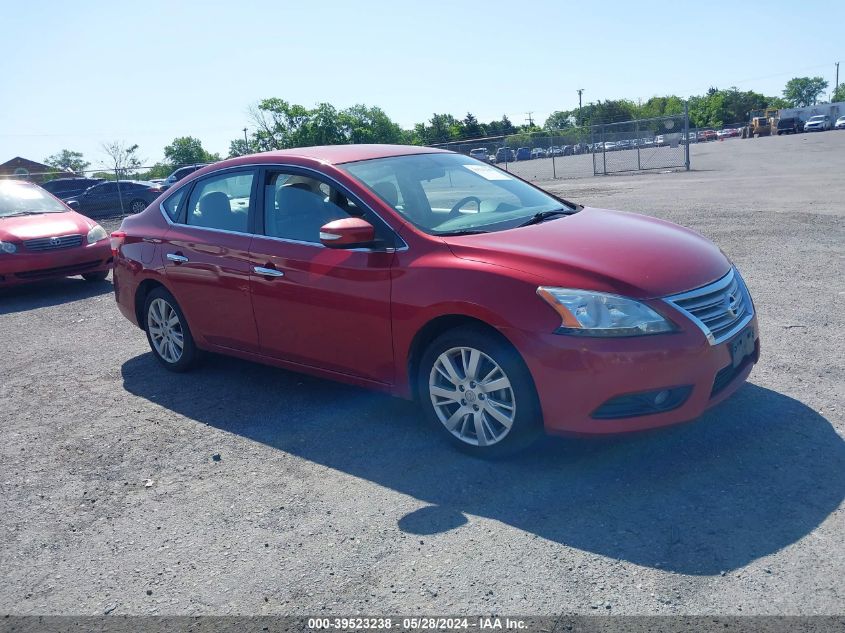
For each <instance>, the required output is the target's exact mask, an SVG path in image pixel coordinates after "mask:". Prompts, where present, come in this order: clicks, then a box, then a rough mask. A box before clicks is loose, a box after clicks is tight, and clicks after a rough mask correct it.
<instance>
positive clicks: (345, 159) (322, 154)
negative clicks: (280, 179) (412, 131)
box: [215, 144, 452, 168]
mask: <svg viewBox="0 0 845 633" xmlns="http://www.w3.org/2000/svg"><path fill="white" fill-rule="evenodd" d="M442 153H452V152H448V150H444V149H438V148H435V147H421V146H419V145H380V144H371V145H318V146H315V147H296V148H293V149H280V150H274V151H272V152H263V153H261V154H250V155H247V156H240V157H238V158H230V159H228V160H224V161H222V162H219V163H215V168H220V167H231V166H234V165H241V164H245V163H255V162H262V163H272V162H274V161H278V160H286V159H290V158H304V159H311V160H316V161H319V162H321V163H325V164H328V165H340V164H341V163H351V162H354V161H358V160H372V159H375V158H389V157H391V156H407V155H409V154H442Z"/></svg>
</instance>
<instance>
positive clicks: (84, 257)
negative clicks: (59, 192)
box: [0, 180, 112, 287]
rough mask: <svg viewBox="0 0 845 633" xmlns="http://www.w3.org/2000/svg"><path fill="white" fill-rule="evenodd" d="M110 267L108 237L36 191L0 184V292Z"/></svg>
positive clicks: (95, 274)
mask: <svg viewBox="0 0 845 633" xmlns="http://www.w3.org/2000/svg"><path fill="white" fill-rule="evenodd" d="M111 266H112V256H111V246H110V244H109V239H108V234H107V233H106V231H105V230H104V229H103V227H101V226H100V225H99V224H97V223H96V222H94V221H93V220H91V219H89V218H86V217H85V216H84V215H80V214H79V213H77V212H76V211H74V210H73V209H71V208H70V207H68V206H67V205H66V204H65V203H64V202H62V201H61V200H59V199H58V198H56V197H54V196H52V195H51V194H49V193H48V192H46V191H45V190H44V189H42V188H41V187H39V186H38V185H35V184H32V183H29V182H24V181H20V180H0V287H5V286H12V285H17V284H21V283H27V282H32V281H40V280H42V279H52V278H56V277H70V276H74V275H82V277H83V278H84V279H85V280H87V281H102V280H104V279H105V278H106V276H108V274H109V270H110V269H111Z"/></svg>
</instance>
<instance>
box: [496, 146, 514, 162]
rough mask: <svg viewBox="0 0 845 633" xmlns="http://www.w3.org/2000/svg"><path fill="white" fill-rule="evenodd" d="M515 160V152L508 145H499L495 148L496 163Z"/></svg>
mask: <svg viewBox="0 0 845 633" xmlns="http://www.w3.org/2000/svg"><path fill="white" fill-rule="evenodd" d="M514 160H516V154H515V153H514V151H513V149H511V148H510V147H500V148H499V149H497V150H496V162H497V163H512V162H513V161H514Z"/></svg>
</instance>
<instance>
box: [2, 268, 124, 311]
mask: <svg viewBox="0 0 845 633" xmlns="http://www.w3.org/2000/svg"><path fill="white" fill-rule="evenodd" d="M110 280H111V277H109V279H107V280H105V281H85V280H84V279H82V278H81V277H66V278H64V279H54V280H50V281H39V282H34V283H31V284H22V285H20V286H10V287H8V288H0V315H2V314H12V313H13V312H26V311H27V310H36V309H38V308H48V307H51V306H56V305H61V304H63V303H71V302H73V301H81V300H83V299H90V298H92V297H97V296H99V295H104V294H107V293H110V292H112V291H113V286H112V284H111V281H110Z"/></svg>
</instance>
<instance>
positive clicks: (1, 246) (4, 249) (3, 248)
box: [0, 242, 18, 255]
mask: <svg viewBox="0 0 845 633" xmlns="http://www.w3.org/2000/svg"><path fill="white" fill-rule="evenodd" d="M17 250H18V247H17V246H15V245H14V244H12V243H11V242H0V253H9V254H10V255H11V254H12V253H16V252H17Z"/></svg>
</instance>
